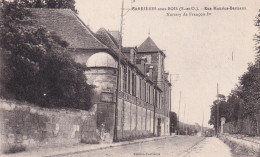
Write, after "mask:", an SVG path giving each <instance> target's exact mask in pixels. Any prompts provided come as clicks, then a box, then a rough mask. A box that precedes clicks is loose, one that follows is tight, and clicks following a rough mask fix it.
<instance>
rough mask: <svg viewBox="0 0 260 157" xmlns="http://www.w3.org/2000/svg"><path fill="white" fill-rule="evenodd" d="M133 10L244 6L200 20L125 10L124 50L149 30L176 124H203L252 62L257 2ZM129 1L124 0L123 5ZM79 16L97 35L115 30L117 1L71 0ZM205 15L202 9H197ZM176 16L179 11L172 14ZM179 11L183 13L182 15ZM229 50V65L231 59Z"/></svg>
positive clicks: (183, 2) (193, 2) (143, 1)
mask: <svg viewBox="0 0 260 157" xmlns="http://www.w3.org/2000/svg"><path fill="white" fill-rule="evenodd" d="M135 1H136V2H135V3H133V4H132V6H140V7H141V6H144V7H146V6H148V7H157V8H159V7H168V6H171V7H198V8H204V7H214V6H217V7H229V6H234V7H246V8H247V9H246V10H243V11H210V13H212V15H211V16H204V17H167V16H166V11H129V12H128V13H127V15H126V16H124V29H123V46H139V45H140V44H141V43H142V42H143V41H144V40H145V39H146V38H147V37H148V32H149V31H150V34H151V38H152V39H153V40H154V41H155V43H156V44H157V46H158V47H159V48H160V49H162V50H166V51H165V54H166V56H167V59H166V63H165V66H166V70H167V71H169V72H170V73H171V74H180V76H179V79H178V81H174V80H175V78H174V75H173V77H172V80H173V81H174V82H173V88H172V109H173V111H175V112H176V113H178V106H179V104H178V103H179V93H180V91H181V92H182V98H181V109H180V120H181V121H184V106H185V104H186V115H185V122H188V123H191V124H194V123H195V122H197V123H199V124H201V123H202V117H203V116H202V115H203V112H204V126H208V120H209V117H210V105H212V102H213V101H214V100H215V99H216V92H217V83H219V93H221V94H225V95H228V94H229V93H230V91H231V89H232V88H234V87H235V84H236V83H238V77H239V76H241V75H242V74H243V73H244V72H245V71H246V68H247V65H248V63H249V62H253V61H254V56H255V50H254V42H253V40H252V39H253V36H254V34H255V33H256V32H257V28H256V27H255V26H254V20H255V16H256V15H257V11H258V9H260V8H259V7H257V6H260V1H259V0H228V1H227V0H135ZM130 6H131V0H125V7H126V8H129V7H130ZM76 8H77V9H78V11H79V17H80V18H81V19H82V20H83V21H84V22H85V23H86V24H87V25H89V26H90V28H91V29H92V30H93V31H94V32H96V31H97V30H98V29H99V28H100V27H104V28H106V29H109V30H119V23H120V8H121V0H76ZM176 12H177V11H175V12H173V11H172V13H176ZM201 12H204V11H201ZM177 13H179V12H177ZM182 13H183V12H182ZM232 52H233V54H234V55H233V56H234V57H233V61H232Z"/></svg>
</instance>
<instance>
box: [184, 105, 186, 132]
mask: <svg viewBox="0 0 260 157" xmlns="http://www.w3.org/2000/svg"><path fill="white" fill-rule="evenodd" d="M185 110H186V103H185V105H184V113H183V130H184V122H185Z"/></svg>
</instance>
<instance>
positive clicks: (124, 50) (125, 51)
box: [122, 47, 137, 53]
mask: <svg viewBox="0 0 260 157" xmlns="http://www.w3.org/2000/svg"><path fill="white" fill-rule="evenodd" d="M131 49H135V50H136V49H137V48H136V47H122V52H123V53H130V50H131Z"/></svg>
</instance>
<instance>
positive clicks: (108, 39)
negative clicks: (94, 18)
mask: <svg viewBox="0 0 260 157" xmlns="http://www.w3.org/2000/svg"><path fill="white" fill-rule="evenodd" d="M96 37H97V38H98V39H99V40H100V41H101V42H102V43H103V44H104V45H106V46H107V47H109V48H111V49H112V50H114V51H115V52H118V51H119V46H118V43H117V42H116V39H115V38H114V37H113V36H112V35H111V34H110V33H109V32H108V31H107V30H106V29H105V28H100V29H99V30H98V31H97V32H96Z"/></svg>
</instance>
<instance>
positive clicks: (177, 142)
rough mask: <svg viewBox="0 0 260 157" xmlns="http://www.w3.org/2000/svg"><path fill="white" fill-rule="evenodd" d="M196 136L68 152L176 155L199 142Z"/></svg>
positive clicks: (104, 156)
mask: <svg viewBox="0 0 260 157" xmlns="http://www.w3.org/2000/svg"><path fill="white" fill-rule="evenodd" d="M202 139H203V138H202V137H198V136H176V137H173V138H167V139H163V140H157V141H152V142H145V143H138V144H132V145H125V146H118V147H113V148H107V149H103V150H97V151H90V152H85V153H80V154H70V155H69V156H72V157H121V156H122V157H143V156H153V157H156V156H160V157H178V156H180V155H181V154H183V153H184V152H185V151H186V150H188V149H189V148H191V147H192V146H194V145H195V144H197V143H198V142H200V141H201V140H202Z"/></svg>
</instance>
